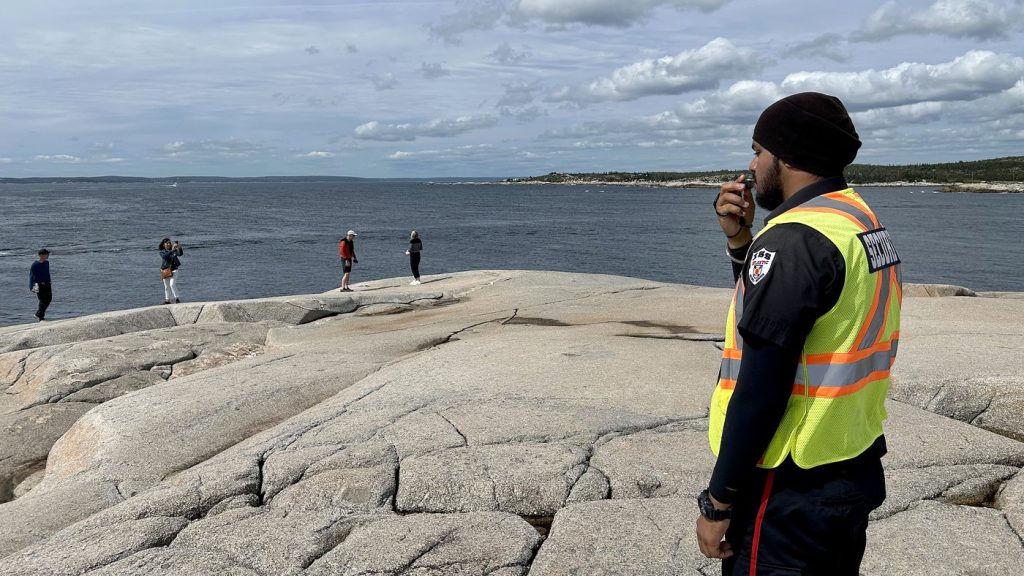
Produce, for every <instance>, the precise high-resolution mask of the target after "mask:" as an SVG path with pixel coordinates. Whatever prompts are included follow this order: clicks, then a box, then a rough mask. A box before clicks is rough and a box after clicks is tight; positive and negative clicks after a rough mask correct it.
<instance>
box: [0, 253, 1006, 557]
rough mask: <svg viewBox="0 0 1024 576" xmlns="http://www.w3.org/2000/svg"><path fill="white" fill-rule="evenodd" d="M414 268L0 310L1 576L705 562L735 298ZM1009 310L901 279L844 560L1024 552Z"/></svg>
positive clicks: (695, 290) (614, 280) (652, 285)
mask: <svg viewBox="0 0 1024 576" xmlns="http://www.w3.org/2000/svg"><path fill="white" fill-rule="evenodd" d="M424 280H426V281H425V282H424V283H423V284H422V285H420V286H417V287H415V288H411V287H408V286H407V285H405V284H404V282H402V281H400V280H382V281H377V282H370V283H365V284H362V285H358V286H356V288H357V290H356V291H355V292H352V293H345V294H344V295H339V294H338V293H337V292H334V293H325V294H322V295H309V296H296V297H289V298H280V299H266V300H262V301H237V302H230V303H210V304H205V305H192V304H190V305H182V306H169V307H162V308H155V309H148V310H149V311H126V312H120V313H112V314H110V315H100V316H101V317H102V318H100V317H85V318H80V319H75V320H69V321H64V322H54V323H53V324H52V325H46V326H38V325H36V326H33V327H31V328H27V327H13V328H10V329H2V330H0V351H3V353H2V354H0V387H2V388H4V389H5V392H6V393H5V394H4V395H3V402H2V403H0V408H2V410H0V431H6V433H4V434H3V435H2V436H0V496H2V498H0V501H2V502H3V503H0V574H11V575H14V574H17V575H31V574H39V575H43V574H46V575H51V574H54V575H55V574H68V575H71V574H90V575H102V576H116V575H143V574H168V575H177V574H180V575H182V576H185V575H188V576H195V575H197V574H199V575H203V574H227V575H238V576H270V575H278V574H303V575H321V574H322V575H326V574H347V575H351V576H356V575H369V574H378V575H384V574H389V575H390V574H409V575H417V576H420V575H423V576H426V575H432V576H433V575H470V574H478V575H485V574H486V575H497V576H513V575H525V574H531V575H539V576H546V575H556V574H565V575H570V574H594V575H599V574H607V575H612V574H619V575H621V574H645V575H647V574H666V575H668V574H693V575H695V576H696V575H707V574H714V573H718V568H717V562H715V561H711V560H708V559H706V558H704V557H703V556H701V555H700V553H699V551H698V550H697V546H696V542H695V537H694V523H695V521H696V514H697V513H696V509H695V506H694V504H693V500H694V497H695V496H696V494H697V493H698V492H699V491H700V490H701V489H702V488H703V487H704V486H705V485H706V484H707V481H708V478H709V476H710V472H711V469H712V467H713V464H714V460H713V457H712V455H711V453H710V451H709V449H708V447H707V413H708V401H709V399H710V395H711V391H712V388H713V386H714V382H715V378H716V375H717V373H718V364H719V357H720V354H721V352H720V350H719V349H718V347H717V346H716V345H720V341H721V340H722V336H721V332H722V326H723V324H724V317H725V313H726V310H727V307H728V303H729V298H730V293H729V291H728V290H723V289H711V288H702V287H696V286H685V285H672V284H662V283H657V282H650V281H645V280H636V279H630V278H622V277H612V276H597V275H582V274H564V273H555V272H519V271H479V272H466V273H457V274H451V275H447V276H438V277H426V278H424ZM927 293H928V291H927V290H925V291H923V292H922V294H927ZM1022 307H1024V302H1022V301H1021V300H1020V299H1015V298H964V297H952V296H951V297H934V296H927V297H925V296H921V297H917V296H910V295H908V296H906V298H905V301H904V310H905V313H904V320H903V323H902V327H901V346H900V355H899V358H898V359H897V363H896V367H897V371H898V372H897V376H895V377H894V379H895V380H897V381H896V382H895V383H894V386H893V399H892V400H890V402H889V405H888V409H889V414H890V421H889V422H888V423H887V439H888V443H889V450H890V452H889V455H888V456H887V457H886V459H885V466H886V474H887V477H888V485H889V498H888V500H887V501H886V503H885V504H884V505H883V506H882V507H881V508H879V509H878V510H876V511H875V513H874V515H873V519H872V523H871V525H870V528H869V544H868V551H867V554H866V556H865V560H864V565H863V568H862V573H863V574H867V575H883V574H993V575H998V574H1019V573H1024V545H1022V543H1021V537H1020V535H1021V533H1022V529H1024V473H1022V472H1021V469H1022V467H1024V443H1022V442H1021V439H1022V436H1021V435H1019V434H1017V433H1016V432H1014V429H1013V427H1012V426H1013V424H1014V423H1015V422H1014V421H1015V419H1014V418H1013V417H1011V416H1012V413H1013V409H1014V406H1016V405H1015V404H1013V402H1014V400H1013V399H1012V398H1009V397H1010V396H1012V394H1011V393H1012V392H1013V391H1014V387H1015V382H1019V380H1017V381H1014V380H1012V378H1011V376H1013V375H1016V376H1017V377H1018V378H1019V375H1020V374H1021V373H1022V371H1021V370H1019V368H1020V366H1019V361H1018V360H1017V359H1016V358H1014V357H1013V355H1012V354H1010V353H1009V352H1004V351H1003V349H1002V348H1000V346H1001V345H1004V344H1005V345H1006V346H1009V347H1012V346H1014V345H1018V344H1020V343H1019V342H1017V341H1016V340H1015V339H1021V329H1020V327H1019V326H1015V325H1012V324H1011V322H1010V321H1009V320H1008V319H1009V318H1014V317H1017V318H1019V317H1024V315H1022V312H1024V310H1022ZM62 324H63V326H62ZM964 342H966V346H967V352H965V353H964V354H963V355H962V356H958V355H957V354H958V353H957V352H954V351H955V350H959V349H958V348H954V346H956V345H961V344H963V343H964ZM1017 349H1018V350H1019V349H1021V347H1020V346H1019V345H1018V346H1017ZM944 371H945V374H943V372H944ZM972 378H973V379H975V380H970V379H972ZM958 379H960V380H964V381H968V382H969V383H972V384H974V385H973V386H972V385H963V386H961V387H958V385H957V384H952V382H956V381H958ZM981 381H984V382H988V383H989V386H990V387H991V388H985V390H988V389H992V390H996V389H998V393H997V392H996V391H994V392H993V393H992V395H991V397H990V398H989V397H985V398H984V399H982V400H978V398H977V397H976V396H975V395H974V394H972V392H977V391H978V390H979V389H981V388H982V387H981V386H978V385H976V384H977V382H981ZM940 397H941V398H943V400H938V401H936V400H935V399H936V398H940ZM1004 397H1007V399H1005V400H1004V399H1002V398H1004ZM989 399H991V402H989ZM924 400H926V401H924ZM979 406H980V408H979ZM953 407H955V408H953ZM972 414H973V415H972ZM1016 414H1017V415H1018V418H1016V419H1019V414H1020V412H1019V410H1018V411H1017V413H1016ZM967 416H971V417H970V418H968V417H967ZM982 416H984V417H982ZM4 418H6V419H4ZM13 438H16V439H18V440H17V442H14V441H13V440H12V439H13ZM951 540H952V541H957V542H961V541H969V545H964V546H957V547H953V546H949V545H948V544H947V543H948V542H949V541H951Z"/></svg>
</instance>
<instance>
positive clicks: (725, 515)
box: [697, 488, 732, 522]
mask: <svg viewBox="0 0 1024 576" xmlns="http://www.w3.org/2000/svg"><path fill="white" fill-rule="evenodd" d="M697 508H698V509H700V515H701V516H703V517H705V518H707V519H708V520H711V521H712V522H721V521H722V520H728V519H730V518H732V510H719V509H718V508H715V505H714V504H712V503H711V493H709V492H708V491H707V489H706V488H705V489H704V491H703V492H701V493H700V494H699V495H697Z"/></svg>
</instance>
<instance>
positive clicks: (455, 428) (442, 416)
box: [392, 412, 469, 446]
mask: <svg viewBox="0 0 1024 576" xmlns="http://www.w3.org/2000/svg"><path fill="white" fill-rule="evenodd" d="M436 414H437V415H438V416H440V417H441V419H442V420H444V421H445V422H447V423H448V425H449V426H451V427H452V429H453V430H455V433H456V434H458V435H459V437H460V438H462V445H463V446H469V439H468V438H466V435H465V434H463V433H462V430H459V427H458V426H456V425H455V423H454V422H452V421H451V420H449V419H448V417H447V416H445V415H444V414H442V413H440V412H436ZM395 422H398V420H395ZM395 422H392V424H394V423H395Z"/></svg>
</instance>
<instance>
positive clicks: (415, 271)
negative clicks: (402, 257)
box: [405, 230, 423, 286]
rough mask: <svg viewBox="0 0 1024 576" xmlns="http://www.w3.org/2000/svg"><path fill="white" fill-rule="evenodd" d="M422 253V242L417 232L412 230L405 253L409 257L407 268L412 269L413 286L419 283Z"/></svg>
mask: <svg viewBox="0 0 1024 576" xmlns="http://www.w3.org/2000/svg"><path fill="white" fill-rule="evenodd" d="M422 251H423V241H422V240H420V234H419V232H417V231H415V230H413V231H412V234H409V249H408V250H406V251H405V253H406V254H408V255H409V267H410V268H412V282H409V284H410V285H412V286H415V285H417V284H419V283H420V252H422Z"/></svg>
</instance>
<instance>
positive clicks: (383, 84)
mask: <svg viewBox="0 0 1024 576" xmlns="http://www.w3.org/2000/svg"><path fill="white" fill-rule="evenodd" d="M370 81H371V82H373V87H374V89H375V90H377V91H378V92H382V91H384V90H392V89H394V88H395V86H398V80H397V79H395V75H394V74H392V73H391V72H387V73H384V74H378V75H376V76H371V77H370Z"/></svg>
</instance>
